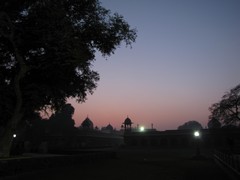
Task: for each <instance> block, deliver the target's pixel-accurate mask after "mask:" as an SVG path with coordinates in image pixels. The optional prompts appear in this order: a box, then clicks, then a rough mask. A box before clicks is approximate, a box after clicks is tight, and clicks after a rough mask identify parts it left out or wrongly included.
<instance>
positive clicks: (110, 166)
mask: <svg viewBox="0 0 240 180" xmlns="http://www.w3.org/2000/svg"><path fill="white" fill-rule="evenodd" d="M194 154H195V152H194V150H193V149H188V150H186V149H184V150H183V149H178V150H177V149H161V150H160V149H126V148H125V149H120V150H117V153H116V158H113V159H108V160H104V159H101V160H98V161H96V162H95V161H93V162H88V163H86V164H84V165H80V166H71V167H63V168H51V169H48V170H41V171H38V172H32V173H25V174H23V175H20V176H18V177H15V178H14V179H18V180H27V179H34V180H53V179H56V180H66V179H67V180H75V179H83V180H93V179H94V180H95V179H104V180H113V179H114V180H130V179H131V180H132V179H134V180H155V179H162V180H193V179H194V180H202V179H217V180H227V179H228V177H227V175H226V174H225V173H224V172H223V171H222V170H221V169H220V168H219V167H218V166H217V165H216V164H215V162H214V161H213V159H212V158H211V153H209V152H208V153H206V154H204V153H202V154H203V155H204V158H200V159H195V158H193V157H194Z"/></svg>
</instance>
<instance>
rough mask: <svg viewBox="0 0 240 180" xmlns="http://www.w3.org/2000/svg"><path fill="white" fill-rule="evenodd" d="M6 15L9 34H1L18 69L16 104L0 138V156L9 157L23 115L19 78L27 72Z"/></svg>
mask: <svg viewBox="0 0 240 180" xmlns="http://www.w3.org/2000/svg"><path fill="white" fill-rule="evenodd" d="M4 15H5V16H6V17H5V18H6V22H7V24H8V25H9V27H10V30H9V34H2V35H3V36H4V37H5V38H6V39H8V40H9V42H10V43H11V45H12V47H13V50H14V55H15V58H16V61H17V63H18V65H19V71H18V73H17V74H16V75H15V78H14V80H13V86H14V92H15V98H16V104H15V107H14V110H13V114H12V117H11V119H9V121H8V122H7V125H6V127H5V129H4V133H3V136H2V138H1V139H0V157H9V156H10V151H11V145H12V140H13V134H14V133H15V131H16V129H17V126H18V124H19V122H20V121H21V119H22V117H23V113H24V111H23V107H22V104H23V98H22V91H21V85H20V83H21V79H22V78H23V77H24V76H25V74H26V72H27V66H26V64H25V63H24V59H23V57H22V56H21V54H20V52H19V50H18V47H17V45H16V42H15V40H14V25H13V24H12V23H11V20H10V18H9V17H8V16H7V15H6V14H4Z"/></svg>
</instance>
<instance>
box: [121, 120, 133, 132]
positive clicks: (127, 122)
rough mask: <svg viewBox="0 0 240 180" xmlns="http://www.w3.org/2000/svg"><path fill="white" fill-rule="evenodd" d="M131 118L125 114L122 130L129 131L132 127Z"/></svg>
mask: <svg viewBox="0 0 240 180" xmlns="http://www.w3.org/2000/svg"><path fill="white" fill-rule="evenodd" d="M132 124H133V123H132V120H131V119H130V118H129V117H128V116H127V118H126V119H125V121H124V122H123V127H124V130H125V131H126V130H129V131H131V129H132Z"/></svg>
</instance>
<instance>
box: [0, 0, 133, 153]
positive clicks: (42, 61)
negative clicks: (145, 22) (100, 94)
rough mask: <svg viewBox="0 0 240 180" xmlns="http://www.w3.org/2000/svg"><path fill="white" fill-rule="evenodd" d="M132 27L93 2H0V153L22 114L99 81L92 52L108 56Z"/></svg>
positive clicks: (79, 94) (129, 37) (78, 94)
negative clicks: (1, 127)
mask: <svg viewBox="0 0 240 180" xmlns="http://www.w3.org/2000/svg"><path fill="white" fill-rule="evenodd" d="M135 38H136V30H134V29H130V26H129V25H128V23H127V22H125V21H124V19H123V17H122V16H121V15H119V14H113V15H112V14H111V12H110V11H109V10H107V9H105V8H103V7H102V6H101V4H100V3H99V1H98V0H36V1H29V0H2V1H0V94H1V95H0V119H1V120H0V121H1V122H0V124H1V125H2V126H4V129H5V130H4V133H3V136H2V137H1V139H0V156H9V150H10V146H11V141H12V134H13V131H14V129H16V128H17V126H18V124H19V123H20V122H21V121H23V119H24V118H23V117H24V115H25V113H26V112H27V111H28V112H29V111H30V112H34V111H39V110H42V109H45V108H46V107H50V108H52V109H55V110H56V109H59V108H60V107H61V106H62V105H63V104H64V103H65V102H66V99H67V98H69V97H75V98H76V100H77V101H78V102H81V101H84V100H85V98H86V95H87V93H93V90H94V89H95V88H96V86H97V85H96V83H97V81H98V80H99V75H98V73H97V72H95V71H93V70H92V69H91V66H92V63H93V61H94V60H95V52H96V51H98V52H100V53H102V55H104V56H106V55H111V54H112V53H114V51H115V49H116V48H117V47H118V46H119V45H120V44H121V42H122V41H124V42H125V43H126V45H131V43H132V42H134V41H135Z"/></svg>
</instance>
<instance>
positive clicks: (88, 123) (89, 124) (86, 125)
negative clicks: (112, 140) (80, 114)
mask: <svg viewBox="0 0 240 180" xmlns="http://www.w3.org/2000/svg"><path fill="white" fill-rule="evenodd" d="M81 127H83V128H89V129H93V122H92V121H91V120H90V119H89V118H88V117H87V118H86V119H85V120H84V121H83V122H82V124H81Z"/></svg>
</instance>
